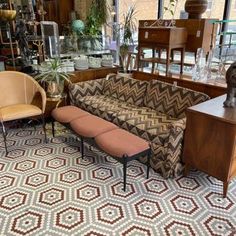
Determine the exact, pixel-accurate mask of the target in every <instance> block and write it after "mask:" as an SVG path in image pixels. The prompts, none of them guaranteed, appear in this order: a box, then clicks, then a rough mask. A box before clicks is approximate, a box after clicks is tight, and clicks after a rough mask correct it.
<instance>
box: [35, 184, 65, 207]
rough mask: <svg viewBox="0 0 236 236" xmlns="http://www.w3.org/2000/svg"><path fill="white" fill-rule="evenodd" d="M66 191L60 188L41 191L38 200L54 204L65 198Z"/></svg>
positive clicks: (49, 204) (50, 204)
mask: <svg viewBox="0 0 236 236" xmlns="http://www.w3.org/2000/svg"><path fill="white" fill-rule="evenodd" d="M64 195H65V191H64V190H63V189H59V188H49V189H47V190H45V191H42V192H40V196H39V200H38V202H40V203H42V204H45V205H48V206H52V205H54V204H56V203H59V202H60V201H63V200H64Z"/></svg>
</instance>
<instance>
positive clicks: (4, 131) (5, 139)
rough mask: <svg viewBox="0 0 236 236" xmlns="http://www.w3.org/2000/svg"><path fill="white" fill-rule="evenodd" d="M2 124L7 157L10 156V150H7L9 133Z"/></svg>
mask: <svg viewBox="0 0 236 236" xmlns="http://www.w3.org/2000/svg"><path fill="white" fill-rule="evenodd" d="M1 123H2V134H3V140H4V146H5V151H6V155H7V154H8V149H7V132H6V129H5V126H4V124H3V122H1Z"/></svg>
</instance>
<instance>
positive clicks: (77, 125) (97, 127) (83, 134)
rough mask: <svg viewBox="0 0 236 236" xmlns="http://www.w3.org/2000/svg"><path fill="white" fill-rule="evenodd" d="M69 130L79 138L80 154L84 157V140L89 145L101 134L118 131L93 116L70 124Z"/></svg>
mask: <svg viewBox="0 0 236 236" xmlns="http://www.w3.org/2000/svg"><path fill="white" fill-rule="evenodd" d="M70 128H71V129H72V130H73V131H74V132H75V133H76V134H77V135H78V136H79V137H80V152H81V156H82V158H83V157H84V140H85V139H86V141H87V142H88V143H90V144H94V143H91V141H93V139H94V138H95V137H96V136H97V135H99V134H102V133H105V132H108V131H110V130H113V129H118V127H117V126H116V125H114V124H113V123H111V122H109V121H106V120H103V119H102V118H99V117H97V116H94V115H89V116H84V117H81V118H77V119H74V120H72V121H71V122H70Z"/></svg>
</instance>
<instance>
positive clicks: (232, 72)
mask: <svg viewBox="0 0 236 236" xmlns="http://www.w3.org/2000/svg"><path fill="white" fill-rule="evenodd" d="M226 83H227V97H226V100H225V101H224V107H234V106H235V102H234V98H235V97H236V61H235V62H234V63H233V64H231V65H230V67H229V69H228V70H227V72H226Z"/></svg>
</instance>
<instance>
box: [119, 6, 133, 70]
mask: <svg viewBox="0 0 236 236" xmlns="http://www.w3.org/2000/svg"><path fill="white" fill-rule="evenodd" d="M135 16H136V9H135V5H133V6H131V7H130V8H129V9H128V11H127V13H125V14H124V15H123V23H121V27H120V29H119V31H120V32H121V33H122V35H121V45H120V59H121V63H122V67H123V70H124V72H126V65H125V64H126V62H127V56H128V52H129V47H130V46H131V45H132V44H133V33H134V32H135V31H136V29H137V26H136V25H137V20H136V17H135Z"/></svg>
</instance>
